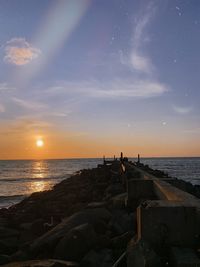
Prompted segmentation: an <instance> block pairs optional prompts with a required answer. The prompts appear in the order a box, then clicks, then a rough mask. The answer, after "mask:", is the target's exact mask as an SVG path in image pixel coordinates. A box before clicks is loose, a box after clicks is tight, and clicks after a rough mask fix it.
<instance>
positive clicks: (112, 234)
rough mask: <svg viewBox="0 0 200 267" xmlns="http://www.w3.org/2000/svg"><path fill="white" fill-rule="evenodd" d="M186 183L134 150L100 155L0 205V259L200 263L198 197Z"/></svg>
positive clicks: (154, 266)
mask: <svg viewBox="0 0 200 267" xmlns="http://www.w3.org/2000/svg"><path fill="white" fill-rule="evenodd" d="M174 185H175V186H174ZM187 186H188V184H187V183H186V182H183V181H181V180H177V179H175V178H171V177H169V176H168V175H167V174H166V173H164V172H162V171H159V170H153V169H151V168H149V167H148V166H146V165H143V164H142V163H141V158H140V156H139V155H138V159H137V161H136V162H131V161H129V160H128V158H126V157H124V156H123V153H121V154H120V158H119V160H117V159H116V158H115V157H114V159H113V160H110V159H109V160H107V159H106V158H105V157H103V163H102V164H99V165H98V166H97V168H94V169H90V170H81V171H80V172H79V173H76V174H75V175H73V176H72V177H71V178H69V179H66V180H64V181H62V182H61V183H59V184H57V185H55V186H54V188H53V189H52V190H50V191H44V192H40V193H34V194H32V195H31V196H30V197H28V198H26V199H25V200H23V201H22V202H20V203H19V204H17V205H14V206H12V207H10V208H8V209H1V210H0V264H1V265H3V266H7V267H19V266H26V267H28V266H29V267H33V266H41V267H42V266H49V267H50V266H51V267H58V266H61V267H62V266H80V267H86V266H87V267H125V266H128V267H145V266H146V267H147V266H148V267H162V266H172V267H185V266H188V267H190V266H191V267H193V266H200V258H199V256H200V254H199V253H200V251H199V248H200V223H199V222H200V199H199V198H198V197H196V196H195V194H196V195H198V192H197V190H196V188H195V187H194V188H193V187H192V188H191V186H189V190H187ZM178 187H179V188H178ZM180 188H184V189H185V190H181V189H180ZM191 191H192V192H194V194H191V193H189V192H191ZM199 194H200V193H199Z"/></svg>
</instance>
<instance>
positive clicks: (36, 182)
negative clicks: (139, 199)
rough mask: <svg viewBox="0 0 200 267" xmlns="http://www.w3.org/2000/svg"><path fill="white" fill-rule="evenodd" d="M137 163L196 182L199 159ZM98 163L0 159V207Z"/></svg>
mask: <svg viewBox="0 0 200 267" xmlns="http://www.w3.org/2000/svg"><path fill="white" fill-rule="evenodd" d="M131 160H135V159H131ZM141 162H143V163H144V164H148V165H149V166H150V167H152V168H154V169H160V170H163V171H166V172H167V173H168V174H169V175H170V176H172V177H177V178H181V179H183V180H186V181H190V182H191V183H193V184H200V158H144V159H141ZM99 163H102V159H63V160H8V161H7V160H0V208H1V207H7V206H9V205H12V204H14V203H17V202H19V201H20V200H21V199H23V198H24V196H27V195H29V194H31V193H33V192H38V191H43V190H48V189H50V188H51V187H52V186H53V185H54V184H56V183H58V182H60V181H61V180H63V179H65V178H67V177H69V176H70V175H71V174H73V173H75V172H76V171H78V170H80V169H87V168H93V167H96V166H97V164H99Z"/></svg>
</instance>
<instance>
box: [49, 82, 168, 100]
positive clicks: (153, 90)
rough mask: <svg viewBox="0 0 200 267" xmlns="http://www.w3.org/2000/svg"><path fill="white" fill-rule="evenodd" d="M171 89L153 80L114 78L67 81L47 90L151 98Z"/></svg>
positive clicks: (105, 96) (100, 95) (90, 94)
mask: <svg viewBox="0 0 200 267" xmlns="http://www.w3.org/2000/svg"><path fill="white" fill-rule="evenodd" d="M168 90H169V89H168V87H167V86H166V85H164V84H161V83H158V82H152V81H150V80H146V81H145V80H141V81H139V80H136V81H128V80H123V79H117V80H113V81H112V82H107V83H104V84H103V85H102V83H100V82H99V81H96V80H91V81H80V82H65V83H64V84H63V85H62V86H59V90H55V91H52V88H49V89H48V90H47V94H50V95H51V96H53V95H64V94H71V92H73V95H74V94H76V95H78V96H81V97H83V96H84V95H85V96H86V97H91V98H107V99H109V98H110V99H121V98H129V97H131V98H151V97H157V96H161V95H162V94H164V93H165V92H167V91H168Z"/></svg>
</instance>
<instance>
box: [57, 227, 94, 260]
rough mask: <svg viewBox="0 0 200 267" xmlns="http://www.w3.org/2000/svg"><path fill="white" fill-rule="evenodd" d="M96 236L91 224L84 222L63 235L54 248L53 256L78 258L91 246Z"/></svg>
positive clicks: (68, 258)
mask: <svg viewBox="0 0 200 267" xmlns="http://www.w3.org/2000/svg"><path fill="white" fill-rule="evenodd" d="M96 241H97V236H96V234H95V232H94V229H93V227H92V225H90V224H88V223H86V224H82V225H80V226H77V227H74V228H73V229H71V230H70V231H69V232H68V233H67V235H66V236H65V237H63V238H62V239H61V240H60V242H59V243H58V245H57V246H56V249H55V254H54V256H55V258H56V259H64V260H78V261H79V260H80V259H81V258H82V257H83V256H84V255H85V254H86V253H87V252H88V251H89V250H90V249H91V248H92V247H93V246H95V245H96Z"/></svg>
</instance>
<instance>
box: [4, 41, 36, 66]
mask: <svg viewBox="0 0 200 267" xmlns="http://www.w3.org/2000/svg"><path fill="white" fill-rule="evenodd" d="M40 54H41V51H40V49H38V48H35V47H33V46H32V45H31V44H30V43H28V42H27V41H26V40H25V38H12V39H11V40H10V41H8V42H7V43H6V46H5V57H4V61H5V62H6V63H10V64H14V65H18V66H22V65H26V64H28V63H30V62H31V61H32V60H33V59H36V58H37V57H38V56H39V55H40Z"/></svg>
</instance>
